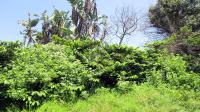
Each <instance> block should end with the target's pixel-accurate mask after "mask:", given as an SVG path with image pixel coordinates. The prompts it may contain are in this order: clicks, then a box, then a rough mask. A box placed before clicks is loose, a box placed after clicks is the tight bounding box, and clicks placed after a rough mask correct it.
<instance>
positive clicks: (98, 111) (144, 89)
mask: <svg viewBox="0 0 200 112" xmlns="http://www.w3.org/2000/svg"><path fill="white" fill-rule="evenodd" d="M130 88H132V90H131V91H130V92H128V93H126V94H123V95H121V94H118V92H116V91H112V92H109V91H108V90H106V89H101V90H99V91H98V93H97V94H96V95H94V96H92V97H90V98H88V99H87V100H80V101H78V102H77V103H75V104H64V105H63V104H62V103H55V102H48V103H46V104H44V105H43V106H41V107H40V108H38V109H37V111H36V112H46V111H48V112H51V111H53V110H58V112H66V111H67V112H80V111H81V112H127V111H128V112H173V111H183V112H195V111H199V110H200V108H199V106H200V103H199V100H200V99H199V97H198V94H196V93H194V92H189V91H178V90H171V89H168V88H166V87H162V86H160V87H159V88H155V87H153V86H148V85H145V84H144V85H141V86H137V85H134V86H131V87H130Z"/></svg>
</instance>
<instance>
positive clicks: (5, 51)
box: [0, 41, 22, 67]
mask: <svg viewBox="0 0 200 112" xmlns="http://www.w3.org/2000/svg"><path fill="white" fill-rule="evenodd" d="M21 45H22V44H21V43H20V42H2V41H0V67H5V66H6V65H7V64H8V63H9V62H10V61H11V60H12V58H13V57H14V52H15V51H16V49H17V48H20V47H21Z"/></svg>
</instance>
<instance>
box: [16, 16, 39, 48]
mask: <svg viewBox="0 0 200 112" xmlns="http://www.w3.org/2000/svg"><path fill="white" fill-rule="evenodd" d="M38 22H39V19H38V18H36V19H31V14H30V13H29V14H28V20H23V21H20V22H19V23H20V24H21V25H22V26H24V27H25V30H24V31H23V32H21V34H23V35H24V45H29V44H31V43H35V39H34V37H35V34H36V32H37V30H35V29H33V28H34V27H35V26H36V25H37V24H38Z"/></svg>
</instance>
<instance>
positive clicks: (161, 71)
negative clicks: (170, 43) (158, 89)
mask: <svg viewBox="0 0 200 112" xmlns="http://www.w3.org/2000/svg"><path fill="white" fill-rule="evenodd" d="M157 63H158V64H157V66H155V67H154V68H153V69H152V70H151V71H150V72H149V73H150V76H149V82H150V83H152V84H153V85H156V86H158V85H160V84H167V85H169V86H170V87H175V88H179V89H187V90H195V91H199V90H200V80H199V79H200V76H199V75H197V74H195V73H193V72H187V63H186V61H184V60H183V58H182V57H180V56H174V55H163V56H162V57H159V58H158V61H157Z"/></svg>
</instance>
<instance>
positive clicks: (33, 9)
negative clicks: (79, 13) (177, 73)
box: [0, 0, 156, 46]
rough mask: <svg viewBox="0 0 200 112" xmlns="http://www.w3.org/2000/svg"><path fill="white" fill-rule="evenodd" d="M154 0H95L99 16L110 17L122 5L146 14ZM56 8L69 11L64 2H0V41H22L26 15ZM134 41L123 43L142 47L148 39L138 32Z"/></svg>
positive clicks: (54, 0) (10, 0)
mask: <svg viewBox="0 0 200 112" xmlns="http://www.w3.org/2000/svg"><path fill="white" fill-rule="evenodd" d="M155 3H156V0H97V5H98V6H97V7H98V10H99V13H100V14H106V15H107V16H111V15H112V14H113V13H114V9H115V8H116V7H122V6H123V5H128V6H133V7H134V8H135V9H137V10H138V11H139V12H141V13H144V14H145V13H147V12H148V9H149V7H150V6H151V5H153V4H155ZM53 7H56V8H57V9H61V10H69V8H70V6H69V4H68V3H67V1H66V0H1V4H0V14H1V15H0V40H12V41H14V40H22V38H23V36H22V35H20V31H22V30H23V28H22V27H21V26H20V25H19V24H18V21H19V20H23V19H26V18H27V14H28V13H29V12H30V13H32V14H40V13H42V12H43V11H44V10H47V11H48V12H49V13H51V12H52V10H53V9H54V8H53ZM133 37H134V39H128V40H125V42H124V43H126V44H129V45H133V46H139V45H143V44H144V42H146V41H147V40H148V38H147V37H146V36H145V35H144V34H142V33H141V32H138V33H136V34H134V35H133Z"/></svg>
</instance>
